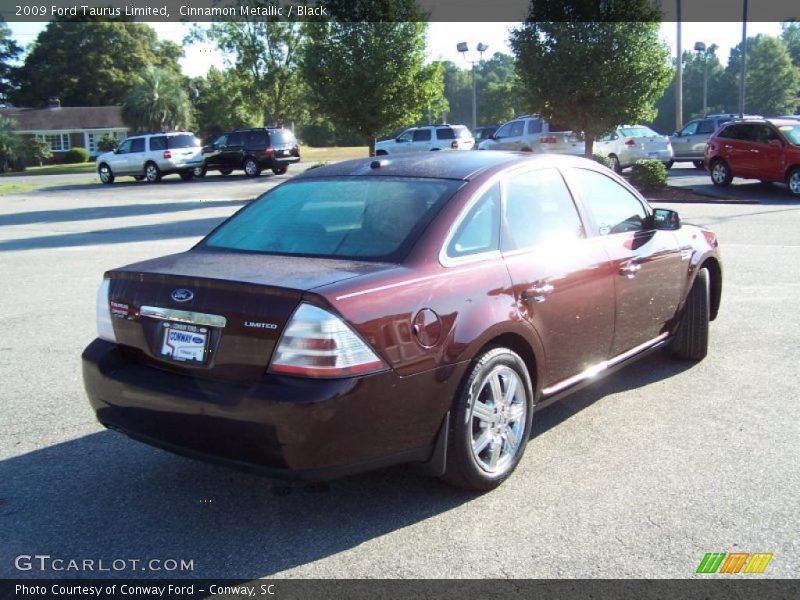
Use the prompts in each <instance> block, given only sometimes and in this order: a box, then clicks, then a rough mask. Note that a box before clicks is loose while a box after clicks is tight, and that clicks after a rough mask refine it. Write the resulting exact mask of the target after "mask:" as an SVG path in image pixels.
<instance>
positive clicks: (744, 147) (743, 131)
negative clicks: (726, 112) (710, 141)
mask: <svg viewBox="0 0 800 600" xmlns="http://www.w3.org/2000/svg"><path fill="white" fill-rule="evenodd" d="M755 134H756V131H755V124H751V123H736V124H734V125H729V126H728V127H726V128H725V130H724V131H723V135H721V136H720V138H723V139H720V140H719V141H720V155H721V156H722V157H724V158H725V160H726V161H727V162H728V165H729V166H730V168H731V173H732V174H733V176H734V177H754V176H755V175H754V174H753V166H754V161H753V153H754V152H755V151H757V150H758V145H757V144H756V143H755V139H756V138H755Z"/></svg>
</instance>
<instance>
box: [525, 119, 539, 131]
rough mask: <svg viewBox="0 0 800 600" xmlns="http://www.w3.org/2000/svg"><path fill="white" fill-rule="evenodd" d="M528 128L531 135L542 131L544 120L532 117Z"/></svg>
mask: <svg viewBox="0 0 800 600" xmlns="http://www.w3.org/2000/svg"><path fill="white" fill-rule="evenodd" d="M526 129H527V132H528V134H529V135H532V134H534V133H542V122H541V121H540V120H539V119H531V120H529V121H528V124H527V125H526Z"/></svg>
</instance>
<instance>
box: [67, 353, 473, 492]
mask: <svg viewBox="0 0 800 600" xmlns="http://www.w3.org/2000/svg"><path fill="white" fill-rule="evenodd" d="M82 361H83V379H84V386H85V388H86V392H87V395H88V397H89V401H90V403H91V405H92V407H93V409H94V410H95V413H96V415H97V419H98V420H99V421H100V423H102V424H103V425H105V426H106V427H108V428H110V429H114V430H118V431H121V432H123V433H125V434H127V435H129V436H130V437H132V438H134V439H137V440H140V441H143V442H146V443H148V444H151V445H154V446H158V447H161V448H164V449H167V450H171V451H173V452H177V453H179V454H184V455H189V456H193V457H197V458H202V459H206V460H211V461H215V462H220V461H221V462H226V463H233V464H234V465H238V466H241V467H245V468H249V469H255V470H260V471H265V472H267V473H268V474H271V475H277V476H290V477H294V478H300V479H328V478H333V477H338V476H342V475H346V474H350V473H356V472H362V471H368V470H371V469H373V468H377V467H380V466H386V465H389V464H398V463H406V462H423V461H426V460H427V459H428V458H429V457H430V455H431V452H432V450H433V447H434V443H435V440H436V436H437V433H438V431H439V429H440V426H441V424H442V419H443V418H444V416H445V415H446V413H447V411H448V410H449V408H450V404H451V399H452V397H453V395H454V394H455V391H456V387H457V385H458V381H459V380H460V378H461V376H462V375H463V372H464V370H465V369H466V365H461V366H458V365H457V366H454V367H447V368H440V369H434V370H431V371H427V372H424V373H421V374H417V375H413V376H410V377H399V376H398V375H396V374H395V373H394V372H393V371H385V372H382V373H377V374H374V375H369V376H365V377H360V378H350V379H336V380H311V379H302V378H297V377H287V376H279V375H271V374H267V375H265V376H264V377H263V378H262V379H261V380H259V381H257V382H253V383H247V384H233V383H230V382H221V381H211V380H205V379H200V378H194V377H189V376H185V375H180V374H176V373H170V372H167V371H163V370H160V369H156V368H153V367H150V366H146V365H142V364H138V363H135V362H132V361H131V360H129V359H128V358H127V357H126V356H125V354H124V352H123V351H122V350H121V349H120V347H119V346H117V345H116V344H112V343H109V342H106V341H103V340H99V339H97V340H95V341H94V342H92V343H91V344H90V345H89V346H88V347H87V348H86V349H85V350H84V353H83V356H82Z"/></svg>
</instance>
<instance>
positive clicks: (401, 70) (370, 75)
mask: <svg viewBox="0 0 800 600" xmlns="http://www.w3.org/2000/svg"><path fill="white" fill-rule="evenodd" d="M327 6H328V7H329V8H330V9H331V13H332V18H331V20H330V21H329V22H325V23H321V22H316V23H307V24H306V31H307V35H308V39H307V41H306V43H305V44H304V46H303V49H302V58H301V69H302V73H303V78H304V80H305V82H306V85H307V86H308V89H309V92H310V94H309V97H310V101H311V103H312V106H314V107H315V108H316V109H317V110H318V111H319V112H320V113H321V114H322V115H323V116H325V117H328V118H330V119H331V120H332V121H333V122H334V123H335V124H336V125H337V126H339V127H343V128H345V129H347V130H350V131H352V132H353V133H356V134H358V135H359V136H362V138H363V139H365V140H366V141H367V142H368V144H369V151H370V155H372V154H374V150H375V138H377V137H379V136H381V135H384V134H387V133H389V132H391V131H393V130H395V129H398V128H399V127H402V126H404V125H410V124H412V123H415V122H417V121H419V120H420V119H422V118H423V116H424V115H425V114H426V112H427V111H428V110H429V107H432V106H434V105H436V104H440V99H441V97H442V95H443V91H444V82H443V77H442V67H441V64H439V63H433V64H430V65H425V34H426V31H427V23H425V22H423V18H424V16H423V15H422V13H420V12H419V10H418V9H417V6H416V4H415V2H414V0H386V1H385V2H382V3H380V4H378V3H374V2H369V1H368V0H349V1H345V0H333V1H331V2H330V3H329V4H328V5H327Z"/></svg>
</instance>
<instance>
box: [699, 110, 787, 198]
mask: <svg viewBox="0 0 800 600" xmlns="http://www.w3.org/2000/svg"><path fill="white" fill-rule="evenodd" d="M705 165H706V169H708V171H709V172H710V173H711V181H712V182H713V183H714V185H720V186H726V185H729V184H730V183H731V181H732V180H733V178H734V177H743V178H745V179H760V180H761V181H764V182H767V181H769V182H780V183H786V184H787V185H788V186H789V191H791V192H792V194H794V195H795V196H800V122H798V121H795V120H794V119H747V120H741V121H733V122H731V123H728V124H727V125H725V126H724V127H723V128H722V129H721V130H719V131H718V132H717V133H715V134H714V135H713V136H712V138H711V139H710V140H709V141H708V149H707V150H706V156H705Z"/></svg>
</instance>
